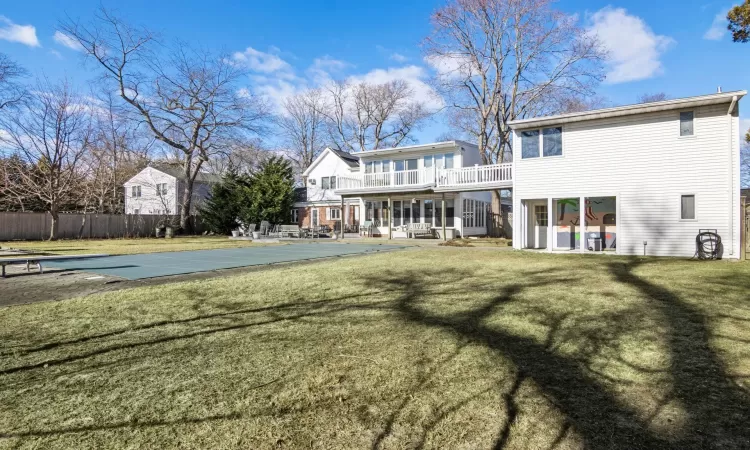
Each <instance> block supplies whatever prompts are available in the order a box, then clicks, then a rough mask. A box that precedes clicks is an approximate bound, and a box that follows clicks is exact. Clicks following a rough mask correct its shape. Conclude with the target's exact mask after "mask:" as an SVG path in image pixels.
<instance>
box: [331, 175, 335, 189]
mask: <svg viewBox="0 0 750 450" xmlns="http://www.w3.org/2000/svg"><path fill="white" fill-rule="evenodd" d="M331 189H336V177H331Z"/></svg>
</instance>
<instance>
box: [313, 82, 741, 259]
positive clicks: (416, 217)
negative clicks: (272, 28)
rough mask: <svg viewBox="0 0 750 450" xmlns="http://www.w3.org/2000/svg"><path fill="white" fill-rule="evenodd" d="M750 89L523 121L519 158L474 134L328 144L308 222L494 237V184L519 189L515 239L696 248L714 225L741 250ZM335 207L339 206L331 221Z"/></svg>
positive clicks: (666, 251) (524, 243)
mask: <svg viewBox="0 0 750 450" xmlns="http://www.w3.org/2000/svg"><path fill="white" fill-rule="evenodd" d="M745 94H746V92H745V91H737V92H726V93H717V94H711V95H704V96H698V97H690V98H682V99H675V100H666V101H660V102H653V103H647V104H637V105H628V106H621V107H616V108H607V109H600V110H594V111H586V112H581V113H572V114H563V115H558V116H550V117H539V118H532V119H524V120H516V121H513V122H511V124H510V125H511V128H512V129H513V162H512V163H503V164H491V165H481V159H480V155H479V151H478V149H477V147H476V146H475V145H473V144H470V143H467V142H462V141H449V142H438V143H433V144H423V145H413V146H408V147H398V148H391V149H382V150H372V151H365V152H359V153H355V154H339V153H338V152H333V151H329V150H327V151H326V152H324V153H323V155H321V157H320V158H318V160H316V162H315V163H314V164H313V166H311V168H310V169H308V171H307V172H305V175H306V177H307V178H306V183H307V192H308V196H309V198H308V199H307V202H306V203H304V204H302V203H300V204H299V206H300V207H308V208H309V211H308V212H304V213H300V214H305V215H306V216H310V219H309V220H301V221H300V222H301V224H302V225H308V226H309V225H310V224H311V223H312V224H316V223H318V224H319V223H323V221H324V220H329V219H332V220H334V221H336V220H339V221H340V220H343V221H344V223H345V224H353V223H355V216H354V213H353V212H352V211H356V223H357V224H361V223H367V224H371V225H372V228H373V231H374V234H375V235H380V236H387V237H406V230H408V228H409V227H410V226H411V224H422V225H424V226H429V227H430V228H431V229H432V231H433V233H432V235H433V236H437V237H442V238H450V237H453V236H462V237H463V236H472V235H484V234H486V233H487V226H488V219H489V218H488V212H489V202H490V198H491V195H490V192H491V191H492V190H499V189H510V190H512V192H513V200H512V202H513V207H512V211H513V214H512V225H513V226H512V230H513V232H512V234H513V246H514V248H517V249H537V250H544V251H550V252H552V251H567V252H571V251H573V252H589V251H596V252H598V251H608V252H613V253H617V254H623V255H642V254H646V255H662V256H687V257H690V256H693V255H694V254H695V252H696V238H697V236H698V234H699V232H701V231H702V230H707V231H710V232H712V233H715V234H716V235H718V236H719V237H720V238H721V244H722V246H721V247H722V249H721V256H722V257H724V258H738V257H739V253H740V251H739V249H740V223H741V222H740V211H739V202H740V159H739V155H740V137H739V135H740V130H739V101H740V99H741V98H742V97H743V96H744V95H745ZM334 178H335V179H334ZM328 209H331V210H332V211H339V212H326V213H325V214H326V215H325V218H323V216H322V214H323V211H327V210H328ZM341 211H343V213H341ZM341 214H343V216H342V215H341ZM360 216H361V217H360ZM341 217H343V219H341ZM339 223H340V222H339Z"/></svg>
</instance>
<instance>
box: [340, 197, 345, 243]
mask: <svg viewBox="0 0 750 450" xmlns="http://www.w3.org/2000/svg"><path fill="white" fill-rule="evenodd" d="M345 218H346V214H345V211H344V196H343V195H342V196H341V239H344V234H345V233H344V220H345Z"/></svg>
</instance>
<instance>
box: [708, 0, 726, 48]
mask: <svg viewBox="0 0 750 450" xmlns="http://www.w3.org/2000/svg"><path fill="white" fill-rule="evenodd" d="M727 13H729V9H728V8H727V9H723V10H721V11H719V13H718V14H716V15H715V16H714V21H713V22H712V23H711V28H709V29H708V30H706V32H705V33H704V34H703V39H708V40H709V41H720V40H721V39H722V38H723V37H724V35H725V34H727Z"/></svg>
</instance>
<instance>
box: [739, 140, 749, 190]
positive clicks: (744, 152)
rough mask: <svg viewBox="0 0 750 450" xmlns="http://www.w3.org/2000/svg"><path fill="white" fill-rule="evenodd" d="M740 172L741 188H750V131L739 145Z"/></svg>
mask: <svg viewBox="0 0 750 450" xmlns="http://www.w3.org/2000/svg"><path fill="white" fill-rule="evenodd" d="M740 172H741V175H742V176H741V180H740V181H741V183H742V187H750V130H747V133H746V134H745V139H744V142H742V143H741V144H740Z"/></svg>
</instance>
